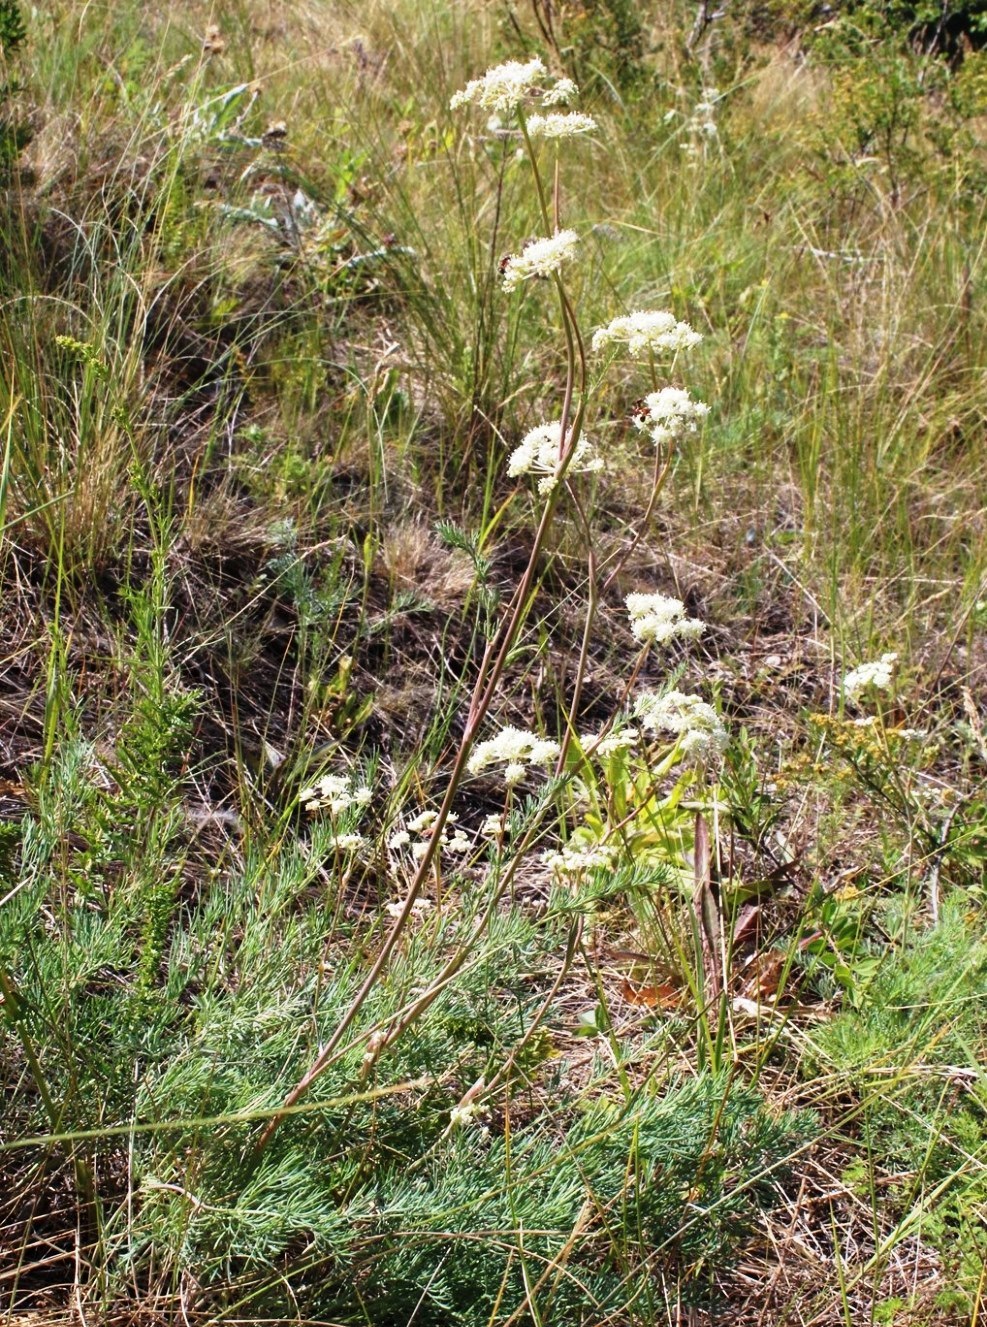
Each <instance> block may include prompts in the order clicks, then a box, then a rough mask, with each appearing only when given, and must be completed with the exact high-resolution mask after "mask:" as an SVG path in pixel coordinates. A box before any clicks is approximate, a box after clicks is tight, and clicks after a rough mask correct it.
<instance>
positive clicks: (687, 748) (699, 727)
mask: <svg viewBox="0 0 987 1327" xmlns="http://www.w3.org/2000/svg"><path fill="white" fill-rule="evenodd" d="M634 712H635V714H636V715H637V717H638V719H639V720H640V723H641V727H642V728H646V729H647V730H648V731H649V732H653V733H671V734H673V735H674V736H675V737H677V738H678V742H679V746H680V749H681V751H682V754H683V756H686V757H688V758H689V759H691V760H695V761H698V762H701V761H707V760H713V759H716V758H717V757H719V756H721V755H722V754H723V752H724V750H725V749H726V745H727V740H728V738H727V730H726V728H724V726H723V723H722V722H721V720H720V716H719V715H718V714H717V712H716V710H714V709H713V707H712V705H707V703H706V702H705V701H704V700H700V699H699V697H698V696H687V695H685V694H684V693H683V692H681V691H667V692H666V693H665V695H664V696H658V695H655V694H654V692H645V694H644V695H642V696H640V697H639V698H638V701H637V704H636V705H635V707H634Z"/></svg>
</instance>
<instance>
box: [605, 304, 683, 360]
mask: <svg viewBox="0 0 987 1327" xmlns="http://www.w3.org/2000/svg"><path fill="white" fill-rule="evenodd" d="M702 339H703V338H702V336H701V335H700V334H699V333H698V332H696V331H694V330H693V329H692V328H691V327H690V326H689V324H688V323H684V322H679V321H678V319H677V318H676V317H675V314H674V313H669V312H668V310H667V309H638V310H636V311H635V312H634V313H627V314H623V315H621V316H620V317H619V318H614V319H613V321H612V322H610V323H608V324H607V326H606V327H600V328H598V329H597V330H596V331H595V332H594V333H593V349H594V350H602V349H603V348H604V346H609V345H626V346H627V349H628V352H629V353H630V354H632V355H646V354H650V353H654V354H660V353H662V352H673V353H674V352H676V351H679V350H688V349H689V348H690V347H691V346H695V345H698V344H699V342H700V341H701V340H702Z"/></svg>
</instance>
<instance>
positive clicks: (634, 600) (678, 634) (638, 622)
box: [624, 594, 706, 645]
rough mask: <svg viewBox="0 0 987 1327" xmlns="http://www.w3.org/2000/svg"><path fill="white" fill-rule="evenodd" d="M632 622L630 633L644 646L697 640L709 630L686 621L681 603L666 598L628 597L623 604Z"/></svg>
mask: <svg viewBox="0 0 987 1327" xmlns="http://www.w3.org/2000/svg"><path fill="white" fill-rule="evenodd" d="M624 603H625V604H626V605H627V612H628V614H629V615H630V619H631V631H632V632H633V633H634V635H635V637H636V638H637V639H638V640H639V641H642V642H645V643H648V644H652V645H665V644H667V643H668V642H669V641H672V640H695V639H696V637H697V636H701V635H702V634H703V632H704V631H705V630H706V623H705V622H701V621H700V620H699V618H696V617H686V615H685V605H684V604H683V603H682V601H681V599H672V598H669V596H668V595H664V594H629V595H628V596H627V598H626V599H625V600H624Z"/></svg>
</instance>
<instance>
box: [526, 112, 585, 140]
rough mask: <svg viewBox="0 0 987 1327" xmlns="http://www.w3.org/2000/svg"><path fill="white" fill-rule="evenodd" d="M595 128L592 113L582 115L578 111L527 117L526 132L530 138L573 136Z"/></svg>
mask: <svg viewBox="0 0 987 1327" xmlns="http://www.w3.org/2000/svg"><path fill="white" fill-rule="evenodd" d="M596 128H597V123H596V121H595V120H594V119H593V117H592V115H583V114H582V113H581V112H580V111H570V112H569V113H568V114H566V115H560V114H557V113H552V114H549V115H530V116H529V117H528V133H529V134H530V135H531V137H532V138H575V137H577V136H578V135H579V134H590V133H592V132H593V130H594V129H596Z"/></svg>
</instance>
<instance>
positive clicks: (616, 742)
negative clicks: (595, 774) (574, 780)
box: [579, 728, 641, 760]
mask: <svg viewBox="0 0 987 1327" xmlns="http://www.w3.org/2000/svg"><path fill="white" fill-rule="evenodd" d="M640 736H641V734H640V733H639V732H638V730H637V729H636V728H619V729H615V730H614V731H613V732H609V733H607V734H605V735H604V736H602V737H601V736H600V734H599V733H580V735H579V745H580V746H581V747H582V749H583V750H584V751H585V752H586V754H587V755H589V756H596V757H597V758H598V759H600V760H609V758H610V757H611V756H615V755H617V753H618V752H619V751H626V750H627V749H628V748H629V747H632V746H633V745H634V743H635V742H636V741H637V740H638V738H639V737H640Z"/></svg>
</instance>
